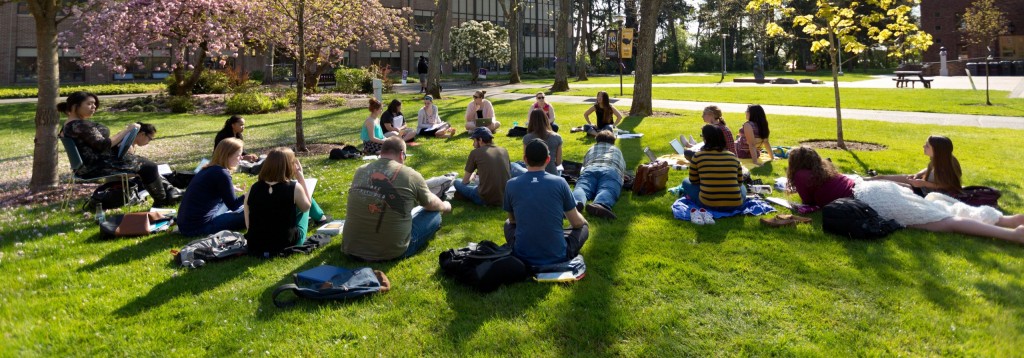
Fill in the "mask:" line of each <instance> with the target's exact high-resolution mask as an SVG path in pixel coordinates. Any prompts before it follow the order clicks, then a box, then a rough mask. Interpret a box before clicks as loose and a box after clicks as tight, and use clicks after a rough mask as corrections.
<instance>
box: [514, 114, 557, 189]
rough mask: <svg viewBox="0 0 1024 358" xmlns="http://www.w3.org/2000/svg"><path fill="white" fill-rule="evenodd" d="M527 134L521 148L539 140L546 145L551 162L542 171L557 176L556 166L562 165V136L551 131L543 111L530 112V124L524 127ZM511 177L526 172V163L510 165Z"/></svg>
mask: <svg viewBox="0 0 1024 358" xmlns="http://www.w3.org/2000/svg"><path fill="white" fill-rule="evenodd" d="M526 130H527V133H526V135H525V136H523V148H526V145H527V144H529V143H530V142H532V141H533V140H534V139H540V140H543V141H544V144H547V146H548V149H549V150H551V153H548V155H550V156H551V161H549V162H548V165H547V166H546V167H544V171H546V172H548V173H549V174H554V175H559V173H558V166H559V165H562V136H560V135H558V133H555V131H553V130H551V125H550V124H548V119H547V117H545V116H544V111H541V110H539V109H535V110H532V111H530V123H529V124H527V127H526ZM512 172H513V175H512V176H519V174H522V173H525V172H526V163H524V162H521V161H520V162H515V163H512Z"/></svg>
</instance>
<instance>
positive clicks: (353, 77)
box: [334, 67, 373, 93]
mask: <svg viewBox="0 0 1024 358" xmlns="http://www.w3.org/2000/svg"><path fill="white" fill-rule="evenodd" d="M334 81H335V87H337V89H338V91H340V92H344V93H370V92H373V82H371V81H372V77H371V75H370V72H369V71H367V70H366V69H363V68H347V67H341V68H339V69H337V70H335V71H334Z"/></svg>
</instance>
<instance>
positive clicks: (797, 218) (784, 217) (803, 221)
mask: <svg viewBox="0 0 1024 358" xmlns="http://www.w3.org/2000/svg"><path fill="white" fill-rule="evenodd" d="M776 217H777V218H779V219H782V220H792V221H793V222H794V223H797V224H810V223H811V221H813V220H811V218H808V217H803V216H796V215H792V214H779V215H778V216H776Z"/></svg>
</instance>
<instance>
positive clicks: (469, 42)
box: [447, 20, 512, 83]
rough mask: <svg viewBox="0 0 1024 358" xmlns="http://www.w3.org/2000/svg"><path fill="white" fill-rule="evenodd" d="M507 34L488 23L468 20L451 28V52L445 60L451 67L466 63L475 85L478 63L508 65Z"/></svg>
mask: <svg viewBox="0 0 1024 358" xmlns="http://www.w3.org/2000/svg"><path fill="white" fill-rule="evenodd" d="M506 39H508V32H507V31H506V30H505V28H503V27H498V26H497V25H494V24H493V23H491V22H490V21H480V22H478V21H475V20H469V21H466V22H463V23H462V25H459V26H456V27H452V31H451V52H450V53H448V56H447V60H448V62H449V63H451V64H452V65H453V66H458V65H461V64H465V63H468V64H469V71H470V72H472V76H473V80H472V83H476V79H477V75H478V72H479V71H478V69H479V68H480V61H493V62H497V63H498V64H505V63H508V61H509V59H510V58H511V56H512V55H511V50H510V46H509V44H508V41H506Z"/></svg>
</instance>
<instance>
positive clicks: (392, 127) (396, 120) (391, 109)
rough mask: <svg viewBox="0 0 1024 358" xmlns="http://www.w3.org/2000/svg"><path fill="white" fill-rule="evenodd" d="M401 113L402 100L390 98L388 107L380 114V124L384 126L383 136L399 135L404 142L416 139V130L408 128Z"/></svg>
mask: <svg viewBox="0 0 1024 358" xmlns="http://www.w3.org/2000/svg"><path fill="white" fill-rule="evenodd" d="M405 123H406V121H405V115H403V114H402V101H399V100H398V99H397V98H396V99H393V100H391V103H389V104H388V109H387V110H386V111H384V113H383V114H381V115H380V125H381V127H383V128H384V137H391V136H399V137H402V139H403V140H405V141H406V142H408V141H411V140H413V139H416V130H414V129H412V128H409V126H407V125H406V124H405Z"/></svg>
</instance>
